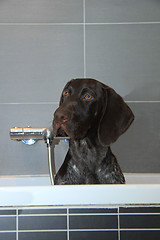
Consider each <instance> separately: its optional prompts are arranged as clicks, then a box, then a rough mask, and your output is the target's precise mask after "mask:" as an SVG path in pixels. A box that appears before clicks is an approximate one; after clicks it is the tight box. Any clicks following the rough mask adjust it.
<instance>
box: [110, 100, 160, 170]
mask: <svg viewBox="0 0 160 240" xmlns="http://www.w3.org/2000/svg"><path fill="white" fill-rule="evenodd" d="M129 106H130V107H131V109H132V110H133V113H134V115H135V120H134V122H133V124H132V125H131V127H130V128H129V129H128V130H127V132H126V133H124V134H123V135H122V136H120V138H119V139H118V140H117V142H115V143H114V144H113V145H112V151H113V153H114V154H115V155H116V157H117V160H118V162H119V164H120V166H121V168H122V170H123V171H124V172H135V173H145V172H146V173H147V172H148V173H159V172H160V161H159V156H160V148H159V132H160V125H159V122H160V115H159V103H129Z"/></svg>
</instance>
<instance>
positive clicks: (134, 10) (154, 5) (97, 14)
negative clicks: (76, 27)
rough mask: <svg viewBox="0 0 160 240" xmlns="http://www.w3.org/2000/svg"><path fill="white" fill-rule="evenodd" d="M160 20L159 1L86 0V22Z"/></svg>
mask: <svg viewBox="0 0 160 240" xmlns="http://www.w3.org/2000/svg"><path fill="white" fill-rule="evenodd" d="M143 21H145V22H150V21H153V22H155V21H160V3H159V1H145V0H141V1H139V0H132V1H126V0H98V1H97V0H86V22H98V23H99V22H101V23H102V22H107V23H108V22H143Z"/></svg>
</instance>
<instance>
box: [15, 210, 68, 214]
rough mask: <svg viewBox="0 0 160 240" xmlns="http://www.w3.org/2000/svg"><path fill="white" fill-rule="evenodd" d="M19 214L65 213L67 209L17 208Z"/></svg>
mask: <svg viewBox="0 0 160 240" xmlns="http://www.w3.org/2000/svg"><path fill="white" fill-rule="evenodd" d="M18 214H19V215H24V214H25V215H27V214H67V209H63V208H57V209H55V208H54V209H52V208H50V209H19V210H18Z"/></svg>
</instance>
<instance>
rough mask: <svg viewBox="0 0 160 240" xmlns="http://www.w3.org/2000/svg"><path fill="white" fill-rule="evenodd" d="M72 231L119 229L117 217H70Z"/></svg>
mask: <svg viewBox="0 0 160 240" xmlns="http://www.w3.org/2000/svg"><path fill="white" fill-rule="evenodd" d="M69 227H70V229H97V230H98V229H117V227H118V219H117V216H112V215H111V216H110V215H101V216H98V215H95V216H94V215H90V216H89V215H88V216H84V215H83V216H70V218H69Z"/></svg>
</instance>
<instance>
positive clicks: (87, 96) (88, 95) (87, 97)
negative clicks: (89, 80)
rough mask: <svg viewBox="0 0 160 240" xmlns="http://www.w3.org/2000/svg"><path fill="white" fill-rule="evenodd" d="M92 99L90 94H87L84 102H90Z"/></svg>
mask: <svg viewBox="0 0 160 240" xmlns="http://www.w3.org/2000/svg"><path fill="white" fill-rule="evenodd" d="M92 99H93V96H92V95H91V94H89V93H87V94H85V95H84V96H83V100H86V101H90V100H92Z"/></svg>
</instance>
